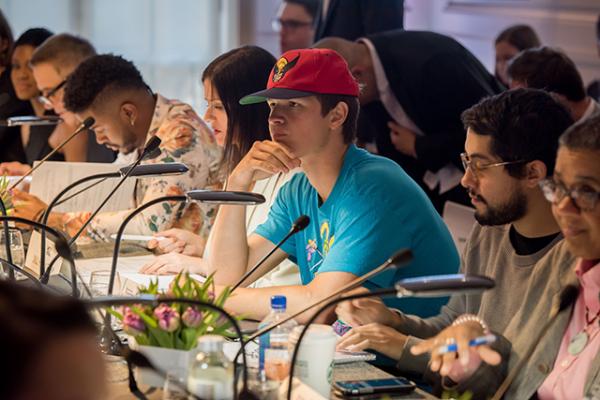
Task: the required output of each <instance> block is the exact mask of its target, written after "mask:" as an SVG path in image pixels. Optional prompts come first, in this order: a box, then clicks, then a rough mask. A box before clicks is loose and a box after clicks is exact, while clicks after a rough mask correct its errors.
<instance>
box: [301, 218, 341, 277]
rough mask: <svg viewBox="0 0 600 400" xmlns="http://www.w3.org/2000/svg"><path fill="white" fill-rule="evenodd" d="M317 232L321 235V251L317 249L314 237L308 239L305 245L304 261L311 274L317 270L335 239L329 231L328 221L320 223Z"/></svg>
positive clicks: (317, 245)
mask: <svg viewBox="0 0 600 400" xmlns="http://www.w3.org/2000/svg"><path fill="white" fill-rule="evenodd" d="M319 233H320V235H321V243H322V248H323V250H322V251H321V250H320V249H319V244H318V242H317V240H316V239H308V244H307V245H306V262H307V264H308V266H309V268H310V272H311V273H312V274H313V275H314V274H315V273H316V272H317V271H318V270H319V266H320V265H321V264H322V263H323V260H324V259H325V256H327V253H329V249H331V246H333V242H334V241H335V235H334V234H333V233H332V232H331V228H330V226H329V221H324V222H323V223H322V224H321V228H320V229H319Z"/></svg>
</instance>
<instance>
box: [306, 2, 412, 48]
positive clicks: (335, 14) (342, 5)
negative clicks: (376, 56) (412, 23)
mask: <svg viewBox="0 0 600 400" xmlns="http://www.w3.org/2000/svg"><path fill="white" fill-rule="evenodd" d="M402 28H404V0H376V1H373V0H321V1H320V4H319V11H318V14H317V25H316V33H315V42H316V41H319V40H321V39H323V38H325V37H329V36H335V37H341V38H344V39H347V40H356V39H358V38H361V37H363V36H367V35H372V34H374V33H378V32H384V31H390V30H392V29H402Z"/></svg>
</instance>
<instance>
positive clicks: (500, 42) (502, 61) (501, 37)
mask: <svg viewBox="0 0 600 400" xmlns="http://www.w3.org/2000/svg"><path fill="white" fill-rule="evenodd" d="M540 45H541V43H540V39H539V38H538V35H537V34H536V33H535V31H534V30H533V28H532V27H530V26H529V25H513V26H509V27H508V28H506V29H504V30H503V31H502V32H500V33H499V34H498V36H497V37H496V41H495V42H494V48H495V51H496V67H495V70H494V74H495V75H496V78H497V79H498V80H499V81H500V82H502V84H503V85H504V86H506V87H508V73H507V71H506V70H507V68H508V62H509V61H510V60H511V59H512V58H513V57H514V56H516V55H517V54H519V52H520V51H523V50H526V49H530V48H532V47H539V46H540Z"/></svg>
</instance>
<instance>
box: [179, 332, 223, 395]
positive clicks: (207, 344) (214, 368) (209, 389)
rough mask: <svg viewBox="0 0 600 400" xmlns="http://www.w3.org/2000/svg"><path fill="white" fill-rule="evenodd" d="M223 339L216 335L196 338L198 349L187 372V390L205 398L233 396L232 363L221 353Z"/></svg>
mask: <svg viewBox="0 0 600 400" xmlns="http://www.w3.org/2000/svg"><path fill="white" fill-rule="evenodd" d="M224 342H225V339H224V338H223V337H221V336H217V335H205V336H201V337H200V338H198V350H199V353H198V354H197V355H196V358H195V359H194V362H193V363H192V366H191V368H190V370H189V372H188V379H187V384H188V390H189V391H190V392H191V393H193V394H195V395H196V396H198V397H200V398H202V399H206V400H225V399H232V398H233V365H232V364H231V363H230V362H229V360H228V359H227V357H226V356H225V353H223V343H224Z"/></svg>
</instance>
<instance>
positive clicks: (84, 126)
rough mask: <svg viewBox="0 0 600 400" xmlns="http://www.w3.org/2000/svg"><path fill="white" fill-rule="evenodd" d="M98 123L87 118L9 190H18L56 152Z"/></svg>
mask: <svg viewBox="0 0 600 400" xmlns="http://www.w3.org/2000/svg"><path fill="white" fill-rule="evenodd" d="M95 122H96V121H95V120H94V118H92V117H88V118H86V119H85V120H84V121H83V122H82V123H81V124H80V125H79V126H78V127H77V129H75V130H74V131H73V133H72V134H71V135H70V136H69V137H68V138H66V139H65V140H63V141H62V143H61V144H59V145H58V146H56V147H55V148H54V149H53V150H52V151H51V152H50V153H48V154H46V157H44V158H42V159H41V160H40V162H39V163H38V164H37V165H36V166H35V167H33V168H32V169H30V170H29V172H27V173H26V174H25V175H23V176H22V177H21V178H19V179H18V180H17V181H16V182H15V183H13V184H12V185H11V186H10V188H9V189H8V190H12V189H14V188H16V187H17V186H19V184H20V183H21V182H23V180H24V179H25V178H27V177H28V176H29V175H31V174H33V171H35V170H36V169H38V168H39V167H40V166H41V165H42V164H44V163H45V162H46V161H47V160H48V159H49V158H50V157H52V156H53V155H54V154H56V152H58V151H60V150H61V149H62V148H63V147H65V145H66V144H67V143H69V142H70V141H71V140H72V139H73V138H74V137H75V136H77V135H78V134H79V133H80V132H82V131H84V130H87V129H90V127H91V126H92V125H94V123H95Z"/></svg>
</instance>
